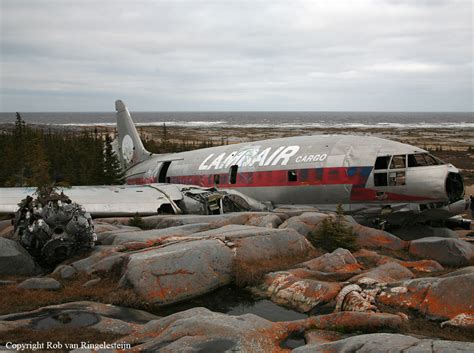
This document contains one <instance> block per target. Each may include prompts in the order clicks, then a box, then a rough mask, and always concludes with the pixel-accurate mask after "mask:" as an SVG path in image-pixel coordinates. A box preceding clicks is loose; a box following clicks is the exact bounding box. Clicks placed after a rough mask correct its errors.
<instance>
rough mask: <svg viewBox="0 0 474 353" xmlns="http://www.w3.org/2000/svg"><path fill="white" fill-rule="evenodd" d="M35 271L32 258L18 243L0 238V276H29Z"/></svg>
mask: <svg viewBox="0 0 474 353" xmlns="http://www.w3.org/2000/svg"><path fill="white" fill-rule="evenodd" d="M35 272H36V265H35V262H34V261H33V258H32V257H31V255H30V254H29V253H28V252H27V251H26V250H25V249H24V248H23V247H22V246H21V245H20V244H18V243H17V242H16V241H14V240H10V239H6V238H0V276H31V275H34V274H35Z"/></svg>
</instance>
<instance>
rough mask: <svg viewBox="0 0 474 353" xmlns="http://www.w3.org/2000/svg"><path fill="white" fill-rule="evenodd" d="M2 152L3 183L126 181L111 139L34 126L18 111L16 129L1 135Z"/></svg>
mask: <svg viewBox="0 0 474 353" xmlns="http://www.w3.org/2000/svg"><path fill="white" fill-rule="evenodd" d="M0 151H1V153H0V166H1V167H0V186H44V185H52V184H57V185H66V186H67V185H110V184H121V183H123V177H124V173H123V172H122V170H121V168H120V162H119V160H118V158H117V156H116V155H115V153H114V151H113V149H112V140H111V138H110V137H109V136H106V137H105V138H104V137H103V136H102V135H101V134H99V133H97V131H82V132H80V133H78V132H74V131H61V132H58V131H52V130H47V131H46V130H44V129H39V128H32V127H30V126H28V125H27V124H26V123H25V121H24V120H23V119H22V117H21V115H20V114H19V113H16V121H15V126H14V128H13V129H10V130H7V131H3V132H2V133H1V134H0Z"/></svg>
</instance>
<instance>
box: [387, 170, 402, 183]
mask: <svg viewBox="0 0 474 353" xmlns="http://www.w3.org/2000/svg"><path fill="white" fill-rule="evenodd" d="M388 180H389V185H390V186H398V185H405V184H406V176H405V172H392V173H390V175H389V177H388Z"/></svg>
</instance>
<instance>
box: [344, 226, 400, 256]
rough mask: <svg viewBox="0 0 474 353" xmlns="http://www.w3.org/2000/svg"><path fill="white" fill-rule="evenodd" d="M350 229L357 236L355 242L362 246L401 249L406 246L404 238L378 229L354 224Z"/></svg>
mask: <svg viewBox="0 0 474 353" xmlns="http://www.w3.org/2000/svg"><path fill="white" fill-rule="evenodd" d="M352 230H353V231H354V233H355V234H356V236H357V239H356V241H357V244H358V245H359V246H360V247H363V248H369V249H389V250H402V249H404V248H405V247H406V246H407V243H406V242H405V241H404V240H401V239H400V238H398V237H396V236H395V235H392V234H390V233H388V232H385V231H383V230H380V229H374V228H370V227H365V226H363V225H360V224H355V225H353V226H352Z"/></svg>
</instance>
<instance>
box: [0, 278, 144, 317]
mask: <svg viewBox="0 0 474 353" xmlns="http://www.w3.org/2000/svg"><path fill="white" fill-rule="evenodd" d="M10 279H11V280H18V279H16V278H10ZM90 279H92V277H90V276H84V275H83V276H79V277H77V278H75V279H74V280H62V281H61V283H62V284H63V286H64V287H63V288H62V289H60V290H57V291H49V290H42V289H39V290H29V289H21V288H17V286H16V284H9V285H5V286H0V314H2V315H3V314H10V313H16V312H22V311H29V310H34V309H37V308H39V307H43V306H48V305H53V304H61V303H67V302H72V301H80V300H90V301H96V302H101V303H105V304H114V305H120V306H127V307H134V308H145V307H147V303H145V302H144V301H143V300H142V299H141V298H140V297H138V296H137V294H135V292H133V290H131V289H124V288H117V282H116V281H113V280H110V279H102V280H101V281H100V282H99V283H98V284H97V285H96V286H92V287H84V286H83V284H84V283H86V282H87V281H89V280H90Z"/></svg>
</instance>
